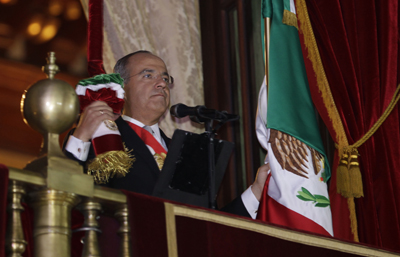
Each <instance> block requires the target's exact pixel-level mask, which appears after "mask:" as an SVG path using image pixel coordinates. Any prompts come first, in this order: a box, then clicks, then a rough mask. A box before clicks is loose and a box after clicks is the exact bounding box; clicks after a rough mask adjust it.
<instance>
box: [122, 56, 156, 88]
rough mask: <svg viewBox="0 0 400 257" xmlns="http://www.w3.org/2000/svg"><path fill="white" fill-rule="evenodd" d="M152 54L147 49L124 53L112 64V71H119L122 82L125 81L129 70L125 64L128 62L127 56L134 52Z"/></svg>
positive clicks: (127, 79) (127, 78)
mask: <svg viewBox="0 0 400 257" xmlns="http://www.w3.org/2000/svg"><path fill="white" fill-rule="evenodd" d="M140 53H143V54H152V53H151V52H149V51H146V50H139V51H136V52H133V53H130V54H128V55H125V56H124V57H122V58H120V59H119V60H118V61H117V63H116V64H115V66H114V73H119V75H120V76H121V78H123V79H124V83H127V82H128V81H129V75H130V74H129V70H127V68H126V66H127V65H128V63H129V58H130V57H131V56H133V55H135V54H140Z"/></svg>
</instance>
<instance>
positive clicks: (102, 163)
mask: <svg viewBox="0 0 400 257" xmlns="http://www.w3.org/2000/svg"><path fill="white" fill-rule="evenodd" d="M134 161H135V157H134V156H132V155H131V153H130V151H129V152H125V151H110V152H106V153H103V154H100V155H98V156H96V158H94V159H93V160H92V162H91V163H90V164H89V165H88V173H89V174H91V175H93V177H94V181H95V183H96V184H105V183H107V182H108V180H109V179H110V178H113V177H114V176H115V175H117V176H122V177H125V175H126V174H127V173H128V172H129V169H130V168H131V167H132V163H133V162H134Z"/></svg>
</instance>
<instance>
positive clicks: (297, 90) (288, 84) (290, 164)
mask: <svg viewBox="0 0 400 257" xmlns="http://www.w3.org/2000/svg"><path fill="white" fill-rule="evenodd" d="M262 14H263V17H262V18H265V17H269V18H270V19H271V30H270V31H271V32H270V48H269V65H268V66H269V73H268V74H269V76H268V81H266V80H264V83H263V85H262V86H261V89H260V94H259V100H258V114H257V120H256V132H257V136H258V140H259V141H260V143H261V145H262V146H263V148H265V149H266V150H267V151H268V154H267V156H266V159H265V162H266V163H269V164H270V167H271V170H270V173H269V177H268V179H267V182H266V184H265V187H264V192H263V196H262V199H261V202H260V207H259V210H258V215H257V218H258V219H261V220H264V221H268V222H271V223H274V224H278V225H283V226H288V227H291V228H294V229H299V230H305V231H309V232H313V233H319V234H323V235H329V236H333V229H332V215H331V209H330V202H329V195H328V188H327V183H326V182H327V180H328V179H329V177H330V170H329V166H328V163H327V159H326V156H325V152H324V147H323V144H322V139H321V136H320V133H319V127H318V123H317V118H316V117H317V116H316V112H315V110H314V105H313V103H312V100H311V96H310V92H309V86H308V81H307V75H306V71H305V67H304V60H303V56H302V52H301V46H300V41H299V35H298V31H297V18H296V10H295V5H294V3H293V1H289V0H287V1H286V0H263V2H262ZM262 24H263V25H264V21H262ZM267 110H268V112H267Z"/></svg>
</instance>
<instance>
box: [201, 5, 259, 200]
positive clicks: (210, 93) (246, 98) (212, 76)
mask: <svg viewBox="0 0 400 257" xmlns="http://www.w3.org/2000/svg"><path fill="white" fill-rule="evenodd" d="M199 3H200V20H201V24H200V26H201V37H202V55H203V72H204V92H205V105H206V106H207V107H208V108H213V109H218V110H225V111H227V112H228V113H234V114H239V115H240V116H241V117H240V120H239V121H235V122H231V123H228V124H225V125H224V126H223V127H222V128H221V129H220V130H219V138H221V139H224V140H228V141H231V142H234V143H235V150H234V152H233V154H232V157H231V159H230V162H229V166H228V169H227V171H226V174H225V178H224V181H223V184H222V186H221V189H220V191H219V198H218V204H220V205H224V204H225V203H227V202H229V201H230V200H231V199H233V198H234V197H236V196H238V195H240V194H241V193H242V192H243V190H245V189H246V188H247V187H248V186H249V185H250V184H251V183H252V182H253V180H254V177H255V174H256V172H257V169H258V167H259V165H260V146H259V144H258V141H257V138H256V135H255V129H254V124H255V115H256V108H257V98H258V89H257V88H259V86H260V85H256V83H255V81H257V80H256V78H255V68H256V67H255V62H254V44H253V43H254V42H253V37H252V35H253V30H254V27H253V22H252V5H251V3H250V1H244V0H199ZM253 8H254V7H253ZM253 11H254V10H253ZM258 80H259V79H258Z"/></svg>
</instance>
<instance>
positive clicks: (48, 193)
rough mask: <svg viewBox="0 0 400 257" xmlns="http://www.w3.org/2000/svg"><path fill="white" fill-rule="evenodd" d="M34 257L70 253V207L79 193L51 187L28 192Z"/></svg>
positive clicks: (60, 255) (62, 256)
mask: <svg viewBox="0 0 400 257" xmlns="http://www.w3.org/2000/svg"><path fill="white" fill-rule="evenodd" d="M30 197H31V205H32V207H33V209H34V211H35V215H34V228H33V237H34V253H35V256H36V257H39V256H40V257H52V256H57V257H70V256H71V209H72V207H74V206H75V205H76V204H78V203H79V201H80V198H79V196H77V195H75V194H72V193H67V192H63V191H58V190H53V189H43V190H40V191H36V192H32V193H30Z"/></svg>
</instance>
